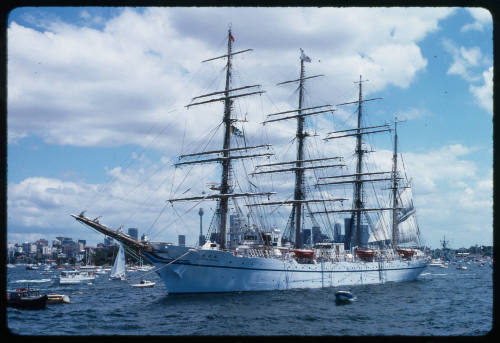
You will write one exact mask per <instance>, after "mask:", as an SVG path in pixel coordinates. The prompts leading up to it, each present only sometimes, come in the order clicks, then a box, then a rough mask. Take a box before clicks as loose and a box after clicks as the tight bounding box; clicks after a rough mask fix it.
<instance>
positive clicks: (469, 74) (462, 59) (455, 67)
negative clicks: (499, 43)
mask: <svg viewBox="0 0 500 343" xmlns="http://www.w3.org/2000/svg"><path fill="white" fill-rule="evenodd" d="M443 45H444V48H445V50H446V51H448V52H449V53H450V54H451V55H452V58H453V63H452V64H451V66H450V67H449V68H448V72H447V73H448V74H450V75H458V76H460V77H462V78H463V79H465V80H467V81H469V82H471V81H477V80H478V79H479V76H478V75H477V73H476V72H475V68H476V67H479V66H481V65H482V64H483V61H485V59H484V58H483V56H482V53H481V50H480V49H479V47H471V48H465V47H463V46H461V47H457V46H456V45H455V43H453V42H452V41H450V40H444V41H443Z"/></svg>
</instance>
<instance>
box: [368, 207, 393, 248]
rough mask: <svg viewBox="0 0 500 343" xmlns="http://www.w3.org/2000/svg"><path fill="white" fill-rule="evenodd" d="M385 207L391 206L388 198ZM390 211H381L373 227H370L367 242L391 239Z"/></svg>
mask: <svg viewBox="0 0 500 343" xmlns="http://www.w3.org/2000/svg"><path fill="white" fill-rule="evenodd" d="M385 207H387V208H388V207H391V201H390V200H389V201H388V202H387V204H386V206H385ZM391 222H392V221H391V213H390V211H382V212H381V213H380V216H379V218H378V221H377V223H376V224H375V226H374V227H370V234H369V236H368V243H374V242H379V241H385V240H390V239H392V233H391Z"/></svg>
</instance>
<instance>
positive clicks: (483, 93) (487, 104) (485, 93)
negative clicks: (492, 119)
mask: <svg viewBox="0 0 500 343" xmlns="http://www.w3.org/2000/svg"><path fill="white" fill-rule="evenodd" d="M469 90H470V92H471V93H472V94H473V95H474V96H475V98H476V101H477V102H478V104H479V106H481V107H482V108H483V109H485V110H486V111H487V112H488V113H490V114H493V67H490V68H488V70H486V71H484V72H483V84H482V85H480V86H474V85H470V86H469Z"/></svg>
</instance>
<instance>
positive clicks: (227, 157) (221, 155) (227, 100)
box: [168, 28, 274, 250]
mask: <svg viewBox="0 0 500 343" xmlns="http://www.w3.org/2000/svg"><path fill="white" fill-rule="evenodd" d="M233 41H234V37H233V35H232V33H231V28H229V29H228V32H227V54H226V55H223V56H219V57H214V58H210V59H207V60H204V61H202V62H208V61H213V60H217V59H221V58H227V62H226V68H225V69H226V82H225V87H224V90H222V91H217V92H212V93H209V94H204V95H200V96H197V97H194V98H193V99H192V100H196V99H200V98H205V97H212V96H215V95H223V96H222V97H219V98H214V99H210V100H204V101H199V102H195V103H191V104H189V105H187V106H186V107H187V108H189V107H191V106H195V105H201V104H207V103H211V102H218V101H222V102H223V103H224V115H223V118H222V123H223V124H224V137H223V144H222V150H212V151H204V152H197V153H191V154H185V155H181V156H179V159H186V158H187V159H188V160H187V161H183V162H178V163H176V164H175V166H176V167H178V166H182V165H189V164H199V163H208V162H219V163H221V166H222V173H221V179H220V180H221V181H220V187H219V192H220V193H219V194H210V195H203V196H197V197H187V198H177V199H169V200H168V201H169V202H171V203H172V202H175V201H189V200H218V201H219V203H218V206H217V211H216V216H219V219H220V220H219V221H218V222H219V227H218V233H219V239H218V241H219V248H220V249H222V250H224V249H226V226H227V214H228V204H229V198H236V197H249V196H262V195H267V196H269V195H271V194H274V192H259V193H233V189H232V187H231V184H230V180H229V176H230V173H231V165H232V163H231V161H232V160H235V159H243V158H253V157H263V156H270V155H272V154H270V153H261V154H250V155H233V154H232V152H240V151H242V150H250V149H259V148H269V146H270V145H269V144H267V145H256V146H245V147H235V148H232V147H231V135H232V134H233V129H234V127H233V123H234V122H236V121H237V120H236V119H234V118H232V115H231V114H232V113H231V111H232V105H233V99H234V98H239V97H243V96H248V95H254V94H262V93H264V91H255V92H248V93H243V94H235V92H237V91H241V90H246V89H248V88H254V87H260V85H251V86H244V87H239V88H234V89H231V79H232V78H231V77H232V56H234V55H236V54H240V53H243V52H247V51H251V49H246V50H242V51H237V52H233V47H232V43H233ZM214 154H217V155H218V156H217V157H212V158H205V159H200V160H189V159H190V158H191V157H194V156H203V155H214Z"/></svg>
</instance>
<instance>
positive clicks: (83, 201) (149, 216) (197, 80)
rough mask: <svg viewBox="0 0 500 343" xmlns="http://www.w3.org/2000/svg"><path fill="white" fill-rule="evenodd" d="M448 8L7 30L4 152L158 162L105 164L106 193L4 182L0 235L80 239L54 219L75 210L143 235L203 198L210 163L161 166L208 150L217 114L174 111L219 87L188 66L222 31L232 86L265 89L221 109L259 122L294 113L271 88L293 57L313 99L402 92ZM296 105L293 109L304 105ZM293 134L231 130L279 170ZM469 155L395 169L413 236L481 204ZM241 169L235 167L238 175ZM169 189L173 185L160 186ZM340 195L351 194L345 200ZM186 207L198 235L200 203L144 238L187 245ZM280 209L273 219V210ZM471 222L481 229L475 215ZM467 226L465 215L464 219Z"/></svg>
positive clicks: (287, 93) (214, 13)
mask: <svg viewBox="0 0 500 343" xmlns="http://www.w3.org/2000/svg"><path fill="white" fill-rule="evenodd" d="M452 12H453V10H449V9H441V8H426V9H406V8H405V9H395V8H390V9H385V8H384V9H382V8H378V9H360V8H358V9H329V8H320V9H314V8H287V9H285V8H269V9H267V8H252V9H248V8H244V9H227V8H198V9H194V8H173V9H169V8H162V9H158V8H148V9H146V10H144V11H143V12H141V13H138V12H135V11H133V10H129V9H128V10H124V11H123V12H121V13H120V14H119V15H117V16H116V17H115V18H113V19H112V20H108V21H107V22H103V23H102V25H101V26H100V27H101V28H102V29H100V30H98V29H95V28H92V25H95V24H96V23H99V20H100V19H98V18H93V17H92V16H91V15H90V14H89V13H87V14H88V15H87V14H86V13H85V11H83V12H82V14H81V19H82V20H84V21H86V22H88V24H87V25H89V26H85V27H78V26H75V25H69V24H67V23H62V22H60V21H54V22H52V23H50V24H46V26H44V27H46V28H47V29H46V30H45V31H43V32H39V31H36V30H33V29H30V28H27V27H23V26H21V25H19V24H16V23H12V24H11V25H10V26H9V29H8V44H9V46H8V53H9V56H8V81H9V83H8V87H9V88H8V110H9V115H8V137H9V143H12V142H15V141H19V140H21V139H22V138H23V137H27V136H30V135H36V136H39V137H42V138H43V140H44V141H45V142H48V143H52V144H60V145H63V144H64V145H73V146H98V147H99V146H120V145H123V144H138V145H142V146H144V147H146V146H150V147H151V148H156V149H159V150H161V151H162V154H165V155H166V156H162V157H161V159H160V161H159V162H151V161H147V160H146V159H145V157H144V156H141V155H135V156H133V158H134V159H141V160H142V162H144V166H143V167H142V169H140V168H137V169H134V168H121V169H119V168H117V167H116V166H110V169H109V170H108V171H107V172H108V174H109V176H110V177H111V178H112V180H113V181H112V182H111V183H109V184H103V185H91V184H84V183H77V182H73V183H71V182H63V181H61V180H56V179H47V178H27V179H25V180H23V181H21V182H19V183H11V184H9V188H8V195H9V198H8V199H9V200H8V201H9V202H8V206H9V213H8V214H9V219H8V224H9V237H11V234H12V235H13V234H15V233H16V232H18V231H14V232H11V230H10V229H11V228H14V227H15V228H17V229H19V230H21V229H25V228H27V227H33V228H42V229H44V230H52V229H54V230H58V231H57V232H61V231H62V232H64V230H77V229H80V230H82V232H86V230H87V229H82V228H81V227H80V226H78V225H76V224H75V222H74V220H73V219H72V218H70V217H69V216H68V214H69V213H78V212H79V211H81V210H83V209H87V210H88V212H87V214H88V215H89V216H97V215H100V214H104V218H103V219H102V222H104V223H107V224H109V225H110V226H112V227H118V226H119V225H121V224H125V225H130V226H136V227H139V228H140V229H141V230H143V232H145V231H147V230H149V228H150V226H151V225H152V223H153V221H154V219H155V218H157V217H158V215H159V213H160V212H161V210H162V208H163V206H164V205H165V200H166V199H169V198H171V197H176V196H194V195H199V194H200V193H201V191H206V192H209V190H208V189H207V182H217V181H218V177H216V176H215V168H216V167H215V166H206V167H197V168H192V169H191V168H183V169H178V170H173V169H172V168H171V164H172V161H173V158H172V156H174V155H177V154H179V153H181V152H182V153H190V152H195V151H198V150H200V148H202V149H203V148H206V149H211V148H212V147H213V148H215V149H217V148H218V146H219V145H220V144H219V142H218V141H217V139H219V136H220V131H215V130H214V131H207V129H206V128H214V127H216V126H217V125H218V124H220V120H221V106H220V104H213V105H208V106H205V107H203V108H202V107H196V108H195V107H193V108H191V109H189V110H187V111H186V110H185V109H184V108H183V106H184V105H186V104H187V103H189V101H190V99H191V98H192V97H193V96H196V95H199V94H204V93H209V92H212V91H214V90H218V89H222V88H223V82H224V80H223V77H221V75H222V73H221V71H222V70H223V67H224V65H223V64H222V63H217V62H215V63H203V64H200V61H201V60H204V59H206V58H209V57H214V56H219V55H221V54H224V48H225V47H224V34H225V32H226V30H227V24H228V23H229V22H232V23H233V32H234V35H235V38H236V42H235V46H236V49H237V50H240V49H246V48H253V49H254V51H253V52H252V53H250V54H241V55H238V57H237V58H235V59H234V62H235V73H234V76H235V79H234V80H235V84H234V86H235V87H237V86H240V85H245V84H254V83H261V84H262V85H263V89H264V90H266V91H267V93H266V94H265V95H263V96H261V97H258V96H257V97H255V98H252V99H248V100H244V101H241V102H238V103H237V104H236V105H235V113H236V115H237V116H238V117H239V118H240V119H244V118H245V117H247V119H248V120H249V121H251V122H256V123H259V122H262V121H263V120H265V114H267V113H273V112H279V111H284V110H288V109H290V108H295V107H296V105H297V104H296V102H297V99H296V94H294V89H295V88H294V86H290V87H286V86H285V87H281V88H277V87H275V84H276V83H277V82H280V81H285V80H291V79H295V78H297V76H298V66H297V64H298V63H297V62H298V56H299V55H298V51H299V50H298V49H299V48H303V49H304V50H305V51H306V53H307V54H308V55H309V56H310V57H311V58H312V59H313V62H314V63H311V64H308V65H307V72H308V75H313V74H325V75H326V77H324V78H323V79H322V80H320V79H319V78H318V79H317V80H318V81H317V82H315V83H311V84H310V93H308V96H309V95H310V94H315V95H317V97H318V99H327V100H326V101H325V103H326V102H328V103H333V104H335V103H341V102H346V101H350V100H353V99H352V97H356V88H355V86H353V84H352V82H353V81H354V80H356V79H357V78H358V77H359V75H360V74H362V75H363V78H365V79H370V82H369V84H368V85H369V86H368V87H367V88H365V91H366V93H365V95H368V94H369V93H370V92H375V91H380V90H383V89H385V88H387V87H389V86H395V87H399V88H406V87H409V86H410V85H411V84H412V82H413V81H414V79H415V77H416V76H417V75H418V73H419V72H421V71H422V70H424V69H425V68H426V67H427V61H426V59H425V58H424V57H423V55H422V52H421V50H420V48H419V46H418V45H417V44H418V42H420V41H421V40H423V39H425V37H426V36H427V35H428V34H429V33H432V32H435V31H437V30H439V26H438V23H439V20H441V19H443V18H445V17H447V16H448V15H450V13H452ZM256 23H258V24H256ZM325 42H329V44H325ZM451 46H452V47H453V48H455V50H454V49H453V48H451V50H452V52H453V53H455V54H456V56H457V59H456V61H455V62H456V66H454V67H453V68H450V69H451V70H452V71H451V72H450V73H455V74H457V75H460V76H461V77H469V78H472V79H474V77H475V75H474V74H473V73H471V72H470V70H473V69H472V68H483V66H484V63H485V62H484V56H482V54H481V51H479V50H478V49H476V48H475V47H471V48H465V47H460V48H458V47H455V46H454V45H451ZM454 56H455V55H454ZM319 60H321V62H318V61H319ZM461 66H462V67H461ZM460 68H462V69H460ZM483 69H484V68H483ZM489 73H490V74H488V75H491V74H492V69H489ZM214 75H219V76H218V77H217V76H215V77H214ZM464 75H465V76H464ZM483 77H484V82H485V84H484V86H478V87H477V88H471V92H473V93H477V94H478V98H484V97H485V98H488V95H487V94H486V96H483V95H482V94H483V93H487V90H488V89H487V88H486V86H487V82H488V80H491V77H490V78H489V79H488V78H487V76H485V75H484V74H483ZM488 77H489V76H488ZM475 79H477V78H475ZM349 86H352V89H349ZM489 87H490V88H489V89H491V83H490V84H489ZM332 90H333V91H332ZM490 94H491V93H490ZM308 96H306V99H305V100H306V103H307V102H308V101H310V100H311V98H310V97H308ZM315 100H316V99H315ZM490 101H491V96H490ZM401 115H402V116H405V117H406V118H407V119H412V118H418V117H420V116H423V115H427V112H426V110H425V109H423V108H419V107H415V108H409V109H408V110H407V111H406V112H403V113H402V114H401ZM334 120H335V125H337V124H338V122H337V120H340V121H346V122H348V124H352V125H353V126H354V125H355V121H354V118H353V116H352V111H350V110H348V109H344V108H342V109H338V110H337V111H336V112H335V116H334ZM312 122H313V123H314V125H315V127H317V128H319V127H321V128H324V130H325V131H327V130H329V131H333V130H335V128H336V126H334V125H333V124H332V123H333V120H331V119H324V118H318V119H312ZM312 131H314V129H311V132H312ZM294 133H295V125H294V123H291V122H280V123H276V124H273V125H271V124H269V125H266V126H265V127H264V129H262V126H260V125H258V124H250V123H249V124H247V125H246V126H245V135H246V136H247V138H248V140H249V143H252V144H253V143H256V144H259V142H260V143H262V141H269V140H271V142H270V143H273V144H274V146H275V147H274V148H273V149H275V150H273V151H275V152H276V153H277V154H278V155H280V156H284V157H283V160H293V159H294V158H295V150H294V148H293V145H292V148H290V139H291V137H293V136H294ZM321 134H322V133H321ZM321 134H320V136H321ZM212 137H215V138H212ZM270 137H271V138H270ZM200 142H210V144H209V145H208V146H204V145H202V144H201V143H200ZM279 146H281V147H279ZM322 149H323V150H322V153H324V154H325V155H330V156H332V155H333V156H339V155H340V156H348V158H346V164H348V165H351V164H352V163H353V160H352V159H350V160H349V156H351V155H352V149H353V140H352V139H346V140H345V142H344V143H337V142H335V144H333V143H332V144H326V145H325V147H324V148H322ZM470 151H471V150H470V148H468V147H466V146H464V145H450V146H446V147H442V148H440V149H436V150H433V151H431V152H429V153H426V154H415V153H413V154H408V155H409V156H408V157H407V158H406V159H405V162H406V164H407V166H408V168H409V169H410V174H412V175H415V190H416V195H417V201H419V203H418V207H419V213H422V214H424V215H427V214H428V215H429V216H428V217H426V218H425V219H423V223H424V224H426V226H428V227H427V228H423V231H424V232H425V230H432V229H433V225H432V224H433V223H432V221H433V220H434V219H433V218H436V217H438V218H441V217H442V218H443V220H441V222H443V221H444V220H446V219H449V218H453V217H454V215H455V210H454V209H453V207H452V206H450V204H452V203H457V204H458V205H457V206H459V207H458V211H460V210H461V209H462V208H465V207H467V206H471V208H472V207H474V206H476V205H477V207H476V208H481V207H482V206H483V205H484V204H486V203H487V202H484V201H485V198H484V196H485V195H484V194H487V192H488V190H489V189H490V186H491V183H489V181H488V180H478V179H477V176H476V173H477V167H476V165H475V164H474V163H473V162H471V161H468V160H466V159H465V157H466V155H467V154H468V153H469V152H470ZM375 154H376V156H377V158H375V159H374V161H371V162H370V161H369V163H373V164H377V167H378V168H382V169H384V170H387V169H389V168H390V161H391V155H392V153H391V152H390V151H378V152H377V153H375ZM375 154H373V155H375ZM270 161H271V162H274V161H275V160H274V158H271V159H270ZM276 162H277V160H276ZM373 167H375V166H374V165H373ZM252 169H253V166H252V165H250V164H249V165H248V171H251V170H252ZM289 179H290V180H289V181H288V179H287V181H284V178H282V177H281V178H280V177H277V176H274V177H273V182H270V183H269V187H270V188H272V189H274V190H280V191H282V190H284V191H288V190H290V189H291V188H292V184H293V180H292V178H289ZM144 180H148V181H144ZM182 180H184V182H183V183H182V186H180V187H178V188H175V187H172V186H171V184H172V183H174V184H177V183H178V182H180V181H182ZM471 180H472V181H471ZM444 185H446V186H447V187H448V186H450V187H454V188H453V190H452V191H450V192H449V193H445V195H444V196H441V195H440V196H439V197H437V196H435V194H436V192H437V191H439V192H442V191H443V190H444V189H445V188H446V187H445V186H444ZM266 186H267V184H266ZM263 188H264V187H263ZM96 192H97V195H96ZM346 195H347V197H348V198H350V197H351V196H352V194H351V192H350V191H346ZM470 199H472V202H470ZM472 204H475V205H472ZM193 206H195V207H196V206H198V207H200V206H201V207H204V209H205V213H206V215H205V217H204V220H205V225H204V226H205V228H207V226H208V222H209V220H210V217H211V215H210V214H211V213H213V204H211V203H208V202H203V203H201V204H193V203H190V204H184V203H178V204H175V206H174V207H173V208H172V207H171V206H170V205H168V206H167V209H166V210H165V212H164V214H163V215H162V216H161V217H160V219H159V221H158V222H157V224H156V225H155V227H154V228H153V230H152V233H153V234H152V235H151V236H153V237H154V238H157V239H165V240H170V241H175V240H176V235H177V234H179V233H185V232H184V230H186V228H188V232H187V234H188V237H189V236H191V237H197V229H198V215H197V211H196V210H194V212H193V211H191V212H188V213H187V214H186V213H185V212H186V211H187V210H188V209H189V208H192V207H193ZM211 208H212V209H211ZM282 212H283V213H284V214H283V215H284V216H285V217H286V214H285V212H286V211H282ZM124 213H125V214H127V218H124V216H123V214H124ZM484 217H485V218H486V219H485V220H488V214H485V216H484ZM61 218H63V219H61ZM457 218H458V217H457ZM462 219H464V218H462ZM284 220H286V218H284ZM457 220H458V219H457ZM468 221H472V219H470V220H467V219H466V218H465V219H464V222H468ZM17 229H16V230H17ZM68 235H69V234H68ZM69 236H71V235H69Z"/></svg>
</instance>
